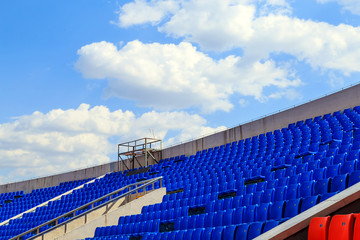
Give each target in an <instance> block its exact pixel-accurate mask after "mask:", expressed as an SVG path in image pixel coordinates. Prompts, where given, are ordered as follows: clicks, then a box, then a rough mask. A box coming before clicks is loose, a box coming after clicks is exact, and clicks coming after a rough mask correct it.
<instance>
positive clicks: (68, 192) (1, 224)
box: [0, 174, 106, 226]
mask: <svg viewBox="0 0 360 240" xmlns="http://www.w3.org/2000/svg"><path fill="white" fill-rule="evenodd" d="M105 175H106V174H104V175H102V176H100V177H97V178H94V179H92V180H89V181H87V182H85V183H83V184H81V185H79V186H77V187H75V188H73V189H70V190H69V191H67V192H64V193H62V194H61V195H58V196H56V197H53V198H52V199H49V200H47V201H45V202H43V203H40V204H39V205H37V206H35V207H32V208H30V209H28V210H26V211H24V212H22V213H19V214H18V215H15V216H13V217H11V218H9V219H7V220H5V221H3V222H0V226H3V225H6V224H8V223H9V222H10V221H11V220H14V219H18V218H21V217H22V216H23V215H24V214H25V213H30V212H34V211H35V210H36V208H38V207H44V206H47V205H48V204H49V202H53V201H56V200H59V199H60V198H61V197H62V196H66V195H69V194H71V193H72V192H73V191H75V190H78V189H81V188H83V187H84V186H85V185H86V184H91V183H93V182H95V181H96V180H97V179H101V178H103V177H104V176H105Z"/></svg>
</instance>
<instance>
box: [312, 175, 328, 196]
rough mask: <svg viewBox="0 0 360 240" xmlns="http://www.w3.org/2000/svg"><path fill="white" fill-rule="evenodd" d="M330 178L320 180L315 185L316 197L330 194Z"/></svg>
mask: <svg viewBox="0 0 360 240" xmlns="http://www.w3.org/2000/svg"><path fill="white" fill-rule="evenodd" d="M329 183H330V181H329V178H325V179H321V180H318V181H317V182H316V183H315V192H314V194H315V195H318V194H324V193H328V192H329V190H330V189H329V186H330V185H329Z"/></svg>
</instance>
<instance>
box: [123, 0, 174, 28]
mask: <svg viewBox="0 0 360 240" xmlns="http://www.w3.org/2000/svg"><path fill="white" fill-rule="evenodd" d="M177 9H178V3H177V1H175V0H161V1H155V0H152V1H146V0H135V1H134V2H130V3H127V4H124V5H123V6H122V7H121V8H120V11H119V13H120V14H119V19H118V20H119V22H118V25H119V26H121V27H129V26H132V25H138V24H143V23H147V22H150V23H152V24H157V23H159V22H160V21H161V20H162V19H163V18H164V17H166V16H167V15H168V14H170V13H173V12H175V11H176V10H177Z"/></svg>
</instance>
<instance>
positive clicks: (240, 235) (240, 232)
mask: <svg viewBox="0 0 360 240" xmlns="http://www.w3.org/2000/svg"><path fill="white" fill-rule="evenodd" d="M249 227H250V225H249V224H248V223H243V224H240V225H238V226H237V228H236V231H235V238H234V240H244V239H248V230H249Z"/></svg>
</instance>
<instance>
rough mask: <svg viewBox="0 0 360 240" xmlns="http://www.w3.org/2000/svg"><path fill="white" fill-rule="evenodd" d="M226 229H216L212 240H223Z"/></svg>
mask: <svg viewBox="0 0 360 240" xmlns="http://www.w3.org/2000/svg"><path fill="white" fill-rule="evenodd" d="M223 231H224V227H215V228H214V229H213V232H212V234H211V240H222V238H223Z"/></svg>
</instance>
